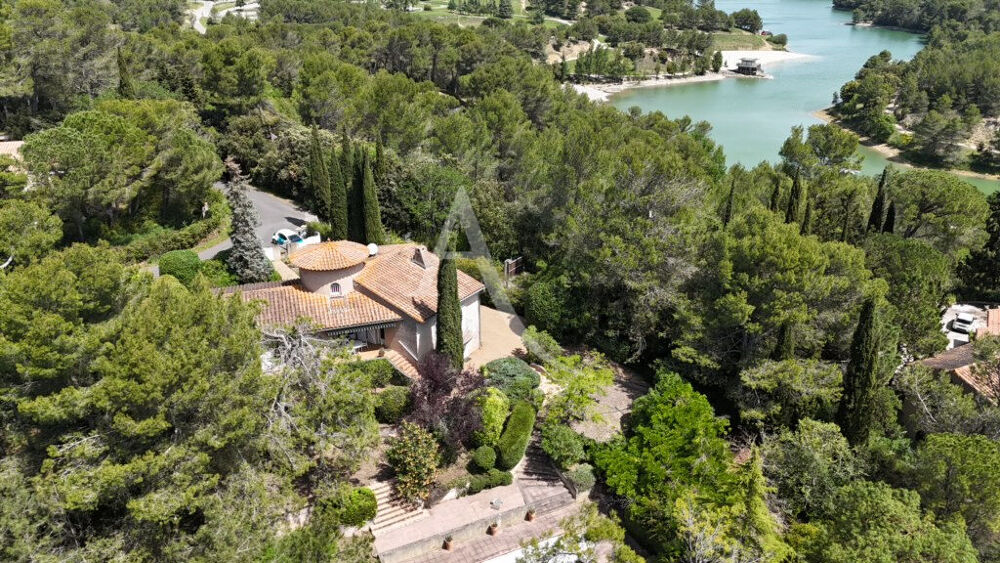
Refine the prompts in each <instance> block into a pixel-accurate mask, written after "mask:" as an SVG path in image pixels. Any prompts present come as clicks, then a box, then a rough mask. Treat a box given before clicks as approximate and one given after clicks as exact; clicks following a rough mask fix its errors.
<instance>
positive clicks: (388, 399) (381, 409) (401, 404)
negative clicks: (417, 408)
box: [375, 385, 410, 424]
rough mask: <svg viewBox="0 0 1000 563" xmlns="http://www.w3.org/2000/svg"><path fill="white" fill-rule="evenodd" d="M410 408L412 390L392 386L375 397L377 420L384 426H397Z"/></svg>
mask: <svg viewBox="0 0 1000 563" xmlns="http://www.w3.org/2000/svg"><path fill="white" fill-rule="evenodd" d="M409 408H410V389H409V388H408V387H403V386H401V385H391V386H389V387H386V388H385V389H383V390H382V392H381V393H379V394H378V395H377V396H376V397H375V418H376V419H377V420H378V421H379V422H381V423H382V424H396V423H398V422H399V421H400V420H402V419H403V417H404V416H406V412H407V411H408V410H409Z"/></svg>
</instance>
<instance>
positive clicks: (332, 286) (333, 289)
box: [330, 282, 341, 297]
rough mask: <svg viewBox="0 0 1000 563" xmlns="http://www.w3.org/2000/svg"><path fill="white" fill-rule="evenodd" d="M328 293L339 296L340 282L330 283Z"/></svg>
mask: <svg viewBox="0 0 1000 563" xmlns="http://www.w3.org/2000/svg"><path fill="white" fill-rule="evenodd" d="M330 295H332V296H334V297H340V296H341V292H340V284H339V283H336V282H334V283H331V284H330Z"/></svg>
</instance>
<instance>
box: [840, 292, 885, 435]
mask: <svg viewBox="0 0 1000 563" xmlns="http://www.w3.org/2000/svg"><path fill="white" fill-rule="evenodd" d="M880 340H881V339H880V336H879V334H878V331H877V327H876V326H875V300H874V299H873V298H869V299H868V300H866V301H865V303H864V305H863V306H862V307H861V316H860V318H859V319H858V326H857V328H856V329H855V330H854V338H853V339H852V340H851V357H850V361H849V362H848V363H847V371H846V372H845V373H844V392H843V395H842V398H841V400H840V406H839V408H838V410H837V423H838V424H839V425H840V429H841V431H843V433H844V436H846V437H847V440H848V441H849V442H850V443H851V444H853V445H858V444H862V443H864V442H865V441H866V440H867V439H868V435H869V434H870V433H871V430H872V426H873V425H874V413H873V412H872V409H873V408H874V400H875V396H876V394H877V393H878V387H879V385H880V381H879V375H880V373H879V372H880V369H879V358H878V355H879V349H880V348H881V342H880Z"/></svg>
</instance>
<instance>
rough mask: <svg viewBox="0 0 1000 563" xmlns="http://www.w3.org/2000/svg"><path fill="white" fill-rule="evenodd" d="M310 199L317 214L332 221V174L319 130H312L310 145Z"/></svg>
mask: <svg viewBox="0 0 1000 563" xmlns="http://www.w3.org/2000/svg"><path fill="white" fill-rule="evenodd" d="M308 180H309V196H308V197H309V199H311V200H312V201H313V202H314V203H313V205H314V207H315V209H316V210H317V214H318V215H319V216H320V218H321V219H323V220H324V221H326V222H329V221H330V211H331V205H332V203H333V198H332V194H331V192H330V172H329V171H328V170H327V168H326V156H325V155H324V153H323V145H322V143H320V140H319V130H318V129H317V128H316V126H313V128H312V141H311V143H310V145H309V178H308Z"/></svg>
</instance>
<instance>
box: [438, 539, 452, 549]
mask: <svg viewBox="0 0 1000 563" xmlns="http://www.w3.org/2000/svg"><path fill="white" fill-rule="evenodd" d="M451 540H452V537H451V536H450V535H448V536H445V537H444V545H442V546H441V547H443V548H444V550H445V551H451Z"/></svg>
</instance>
